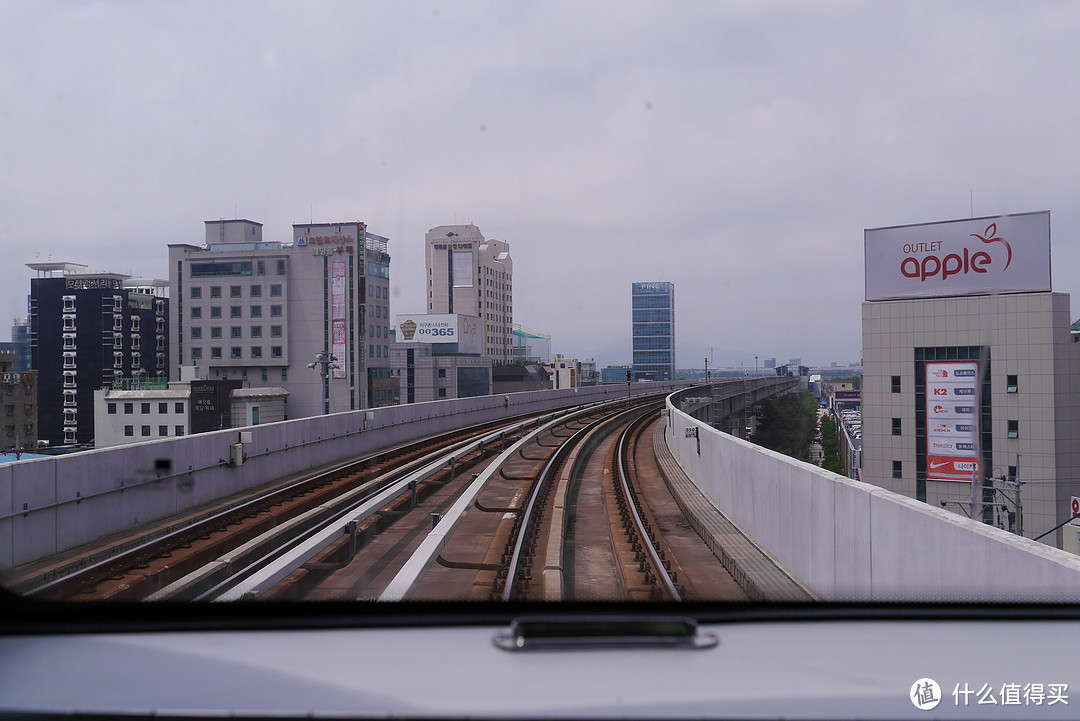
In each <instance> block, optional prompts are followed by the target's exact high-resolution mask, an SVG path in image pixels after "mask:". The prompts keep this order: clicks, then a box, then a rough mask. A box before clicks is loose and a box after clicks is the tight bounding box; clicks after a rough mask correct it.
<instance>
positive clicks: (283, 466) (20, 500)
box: [0, 382, 689, 570]
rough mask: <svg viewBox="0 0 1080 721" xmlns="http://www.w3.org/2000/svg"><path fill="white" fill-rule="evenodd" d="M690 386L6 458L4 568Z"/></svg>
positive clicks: (1, 476)
mask: <svg viewBox="0 0 1080 721" xmlns="http://www.w3.org/2000/svg"><path fill="white" fill-rule="evenodd" d="M687 385H689V384H688V383H685V382H670V383H634V384H632V385H631V386H630V387H629V388H628V386H627V385H626V384H607V385H599V386H589V387H582V388H568V389H564V390H558V391H531V392H527V393H510V394H507V395H502V394H500V395H494V396H479V397H476V398H462V399H454V400H445V401H435V402H431V403H413V404H408V405H401V406H391V407H387V408H377V409H370V410H361V411H352V412H346V413H335V414H333V415H328V416H316V417H313V418H301V419H297V420H292V421H283V422H280V423H268V424H265V425H258V426H252V427H249V428H243V429H238V428H234V429H229V430H224V431H215V432H212V433H200V434H196V435H190V436H183V437H180V438H165V439H160V440H154V441H147V442H144V443H132V444H129V445H123V446H114V447H111V448H103V449H100V450H92V451H85V452H80V453H72V454H69V455H63V456H53V457H49V458H39V459H33V460H25V461H19V462H16V463H8V464H4V465H0V570H6V569H10V568H13V567H15V566H19V565H22V564H25V563H29V562H32V561H36V560H38V559H41V558H44V557H46V556H50V555H53V554H55V553H58V552H60V551H64V550H67V549H71V548H75V547H77V546H80V545H82V544H85V543H88V542H90V541H95V540H97V539H100V538H102V537H103V536H106V535H108V534H112V533H116V532H119V531H125V530H127V529H131V528H134V527H136V526H139V525H140V524H143V523H147V522H150V521H155V520H158V519H161V518H164V517H167V516H170V515H172V514H175V513H180V512H182V511H187V510H189V509H193V508H196V507H198V506H199V505H201V504H204V503H206V502H208V501H213V500H215V499H218V498H222V497H225V496H229V495H231V494H234V493H238V492H241V491H244V490H246V489H249V488H254V487H257V486H259V485H261V484H264V483H267V482H269V481H273V480H274V479H278V478H282V477H285V476H288V475H290V474H294V473H301V472H303V471H307V470H309V469H312V468H319V467H321V466H325V465H327V464H331V463H336V462H338V461H342V460H344V459H347V458H351V457H354V456H356V455H358V454H365V453H370V452H372V451H374V450H377V449H379V448H384V447H386V446H390V445H393V444H396V443H401V442H404V441H407V440H410V439H413V438H419V437H422V436H426V435H430V434H435V433H441V432H445V431H449V430H454V429H456V428H462V427H465V426H468V425H473V424H477V423H485V422H489V421H494V420H498V419H500V418H506V417H510V416H515V415H522V414H527V413H538V412H544V411H551V410H557V409H560V408H568V407H570V406H574V405H579V404H583V403H588V402H600V401H604V400H612V399H616V398H625V397H626V396H627V394H628V393H632V394H633V395H635V396H636V395H642V394H648V393H658V392H670V391H672V390H675V389H677V388H682V387H685V386H687ZM242 440H243V441H244V442H243V444H242V449H241V450H242V457H243V462H242V463H241V464H239V465H233V464H231V463H230V458H231V453H232V452H233V450H232V446H234V445H235V444H237V443H239V442H240V441H242Z"/></svg>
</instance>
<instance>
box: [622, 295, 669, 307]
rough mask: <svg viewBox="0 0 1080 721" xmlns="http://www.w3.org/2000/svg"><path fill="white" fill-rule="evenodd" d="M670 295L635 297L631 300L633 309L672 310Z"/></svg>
mask: <svg viewBox="0 0 1080 721" xmlns="http://www.w3.org/2000/svg"><path fill="white" fill-rule="evenodd" d="M671 303H672V300H671V296H670V295H666V294H665V295H635V296H633V297H632V298H631V307H632V308H633V309H634V310H638V309H642V308H671Z"/></svg>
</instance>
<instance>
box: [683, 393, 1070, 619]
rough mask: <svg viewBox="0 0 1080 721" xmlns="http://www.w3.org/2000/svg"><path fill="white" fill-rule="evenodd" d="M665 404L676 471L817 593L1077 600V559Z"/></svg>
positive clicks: (864, 596) (941, 598)
mask: <svg viewBox="0 0 1080 721" xmlns="http://www.w3.org/2000/svg"><path fill="white" fill-rule="evenodd" d="M691 393H692V391H691ZM678 395H679V394H675V396H676V399H677V396H678ZM676 405H677V403H676ZM667 408H668V418H667V422H668V423H667V440H668V444H669V445H670V447H671V451H672V453H673V454H674V455H675V458H676V459H678V461H679V463H680V464H681V465H682V467H683V469H684V470H685V471H686V473H687V475H689V476H690V478H691V479H693V480H694V482H695V483H697V485H698V486H699V487H700V488H701V489H702V490H703V491H704V492H705V494H706V495H708V496H709V497H710V498H711V499H712V500H713V501H714V502H715V503H716V505H717V506H718V507H719V508H720V509H721V510H722V511H723V512H724V513H725V514H726V515H727V516H728V517H729V518H730V519H731V520H732V521H734V522H735V523H737V524H738V525H739V526H741V527H742V529H743V530H744V531H746V533H748V534H749V535H750V536H752V537H753V538H754V540H755V541H757V543H758V544H759V545H760V546H761V547H762V548H764V549H765V550H766V551H767V552H768V553H770V554H772V556H773V557H774V558H776V559H777V561H779V562H780V563H781V564H783V565H784V566H785V567H786V568H787V569H788V570H789V571H791V572H792V573H793V574H794V575H796V576H797V577H798V578H799V580H800V581H802V582H803V583H805V584H806V585H807V586H809V587H810V588H811V589H813V591H814V592H815V593H816V594H818V595H819V596H820V597H821V598H823V599H826V600H860V601H867V600H871V601H896V600H909V601H934V600H938V601H1063V602H1076V601H1078V600H1080V557H1078V556H1074V555H1073V554H1071V553H1067V552H1065V551H1061V550H1058V549H1056V548H1053V547H1050V546H1046V545H1044V544H1041V543H1038V542H1036V541H1033V540H1030V539H1026V538H1020V537H1019V536H1016V535H1014V534H1011V533H1008V532H1006V531H1002V530H1000V529H997V528H993V527H991V526H987V525H985V524H982V523H979V522H977V521H972V520H970V519H968V518H965V517H963V516H960V515H958V514H955V513H951V512H949V511H946V510H944V509H941V508H934V507H931V506H929V505H927V504H925V503H921V502H919V501H915V500H913V499H911V498H907V497H905V496H901V495H898V494H896V493H893V492H891V491H887V490H885V489H883V488H879V487H877V486H872V485H869V484H866V483H860V482H858V481H853V480H851V479H848V478H845V477H844V476H841V475H837V474H835V473H831V472H829V471H825V470H822V469H821V468H818V467H817V466H815V465H813V464H810V463H803V462H801V461H797V460H794V459H792V458H790V457H788V456H785V455H783V454H780V453H776V452H774V451H770V450H768V449H765V448H762V447H760V446H756V445H754V444H752V443H748V442H746V441H743V440H741V439H739V438H736V437H734V436H731V435H728V434H726V433H722V432H720V431H717V430H715V429H713V428H711V427H710V426H708V425H707V424H705V423H702V422H700V421H697V420H695V419H693V418H691V417H690V416H689V415H687V414H685V413H683V412H681V411H679V410H677V409H676V407H675V406H673V405H672V397H669V398H668V403H667ZM693 428H696V429H697V430H696V435H697V437H696V438H695V437H694V435H695V431H693V430H690V431H689V432H688V430H687V429H693Z"/></svg>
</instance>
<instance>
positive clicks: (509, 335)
mask: <svg viewBox="0 0 1080 721" xmlns="http://www.w3.org/2000/svg"><path fill="white" fill-rule="evenodd" d="M425 246H426V261H427V263H426V265H427V281H428V282H427V312H428V313H433V314H443V313H455V314H458V315H471V316H477V317H478V318H480V320H481V323H482V331H483V338H482V342H483V356H484V357H485V358H491V359H492V360H493V361H495V362H496V363H509V362H511V361H513V359H514V356H513V324H514V293H513V290H514V286H513V275H514V264H513V261H512V260H511V258H510V245H509V244H507V243H504V242H503V241H501V240H487V239H485V238H484V236H483V235H482V234H481V233H480V229H479V228H477V227H476V226H475V225H440V226H439V227H437V228H432V229H431V230H429V231H428V232H427V236H426V239H425ZM544 360H547V359H546V358H545V359H544Z"/></svg>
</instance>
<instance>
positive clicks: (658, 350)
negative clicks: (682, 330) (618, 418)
mask: <svg viewBox="0 0 1080 721" xmlns="http://www.w3.org/2000/svg"><path fill="white" fill-rule="evenodd" d="M631 303H632V312H633V318H632V322H633V338H634V369H633V370H634V378H635V379H636V380H649V381H666V380H672V379H674V378H675V284H674V283H668V282H666V281H664V282H652V283H634V284H633V285H632V287H631Z"/></svg>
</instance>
